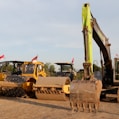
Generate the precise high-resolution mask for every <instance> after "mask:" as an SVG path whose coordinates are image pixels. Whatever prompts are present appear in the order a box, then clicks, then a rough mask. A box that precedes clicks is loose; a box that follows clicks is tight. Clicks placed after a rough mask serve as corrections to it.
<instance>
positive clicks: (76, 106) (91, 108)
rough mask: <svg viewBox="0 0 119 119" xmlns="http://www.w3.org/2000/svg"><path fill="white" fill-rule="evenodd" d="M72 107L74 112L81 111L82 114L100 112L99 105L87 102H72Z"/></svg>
mask: <svg viewBox="0 0 119 119" xmlns="http://www.w3.org/2000/svg"><path fill="white" fill-rule="evenodd" d="M70 106H71V109H72V112H74V111H76V112H78V111H80V112H97V111H98V103H86V102H76V101H70Z"/></svg>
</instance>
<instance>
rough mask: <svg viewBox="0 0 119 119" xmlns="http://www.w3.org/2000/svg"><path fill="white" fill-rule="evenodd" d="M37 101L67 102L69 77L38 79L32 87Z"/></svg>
mask: <svg viewBox="0 0 119 119" xmlns="http://www.w3.org/2000/svg"><path fill="white" fill-rule="evenodd" d="M33 87H34V90H35V95H36V98H37V99H40V100H67V99H68V96H69V87H70V79H69V77H40V79H39V80H37V81H36V84H35V85H34V86H33Z"/></svg>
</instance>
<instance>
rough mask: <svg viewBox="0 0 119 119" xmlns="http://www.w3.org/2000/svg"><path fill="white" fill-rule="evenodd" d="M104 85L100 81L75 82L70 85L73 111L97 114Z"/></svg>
mask: <svg viewBox="0 0 119 119" xmlns="http://www.w3.org/2000/svg"><path fill="white" fill-rule="evenodd" d="M101 90H102V83H101V81H100V80H74V81H72V82H71V85H70V106H71V108H72V111H89V112H92V111H93V112H97V110H98V109H99V103H100V94H101Z"/></svg>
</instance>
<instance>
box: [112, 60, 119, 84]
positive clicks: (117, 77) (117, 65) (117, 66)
mask: <svg viewBox="0 0 119 119" xmlns="http://www.w3.org/2000/svg"><path fill="white" fill-rule="evenodd" d="M113 79H114V81H113V82H114V84H115V83H118V84H119V58H114V78H113Z"/></svg>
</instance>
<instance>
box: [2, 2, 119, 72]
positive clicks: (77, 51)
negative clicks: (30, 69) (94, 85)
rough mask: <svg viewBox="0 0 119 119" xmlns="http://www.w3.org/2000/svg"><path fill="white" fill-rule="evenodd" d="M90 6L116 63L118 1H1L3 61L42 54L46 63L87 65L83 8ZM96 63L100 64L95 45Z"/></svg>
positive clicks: (26, 59)
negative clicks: (85, 61) (107, 40)
mask: <svg viewBox="0 0 119 119" xmlns="http://www.w3.org/2000/svg"><path fill="white" fill-rule="evenodd" d="M84 3H89V4H90V8H91V12H92V14H93V16H94V17H95V18H96V19H97V22H98V24H99V26H100V28H101V29H102V31H103V33H104V34H105V35H106V37H107V38H109V42H110V43H111V56H112V60H113V58H114V57H115V54H118V53H119V45H118V44H119V30H118V28H119V23H118V22H119V14H118V11H119V1H118V0H115V1H114V0H87V1H86V0H0V55H2V54H4V55H5V59H3V60H22V61H30V60H31V59H32V58H33V57H35V56H36V55H38V60H39V61H42V62H44V63H55V62H71V61H72V58H74V68H75V69H77V70H78V69H81V68H82V66H83V65H82V63H83V62H84V43H83V34H82V16H81V12H82V6H83V4H84ZM93 49H94V50H93V60H94V61H95V63H96V64H97V65H99V64H100V53H99V47H98V46H97V45H96V43H95V42H94V43H93Z"/></svg>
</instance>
